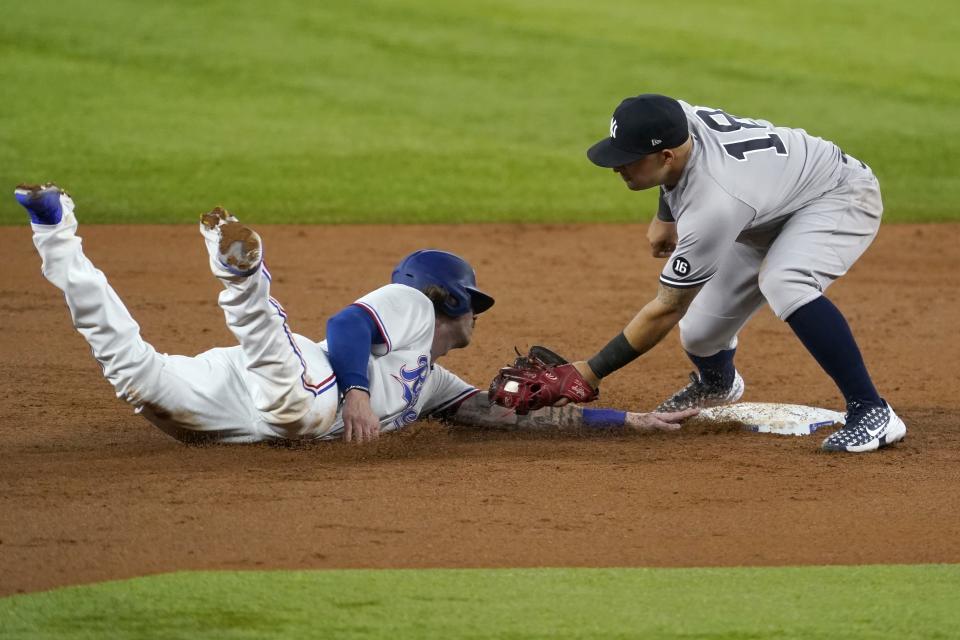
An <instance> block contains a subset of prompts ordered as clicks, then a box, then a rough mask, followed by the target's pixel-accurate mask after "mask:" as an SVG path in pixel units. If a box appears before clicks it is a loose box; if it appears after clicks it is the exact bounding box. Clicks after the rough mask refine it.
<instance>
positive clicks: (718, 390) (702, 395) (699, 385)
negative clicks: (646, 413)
mask: <svg viewBox="0 0 960 640" xmlns="http://www.w3.org/2000/svg"><path fill="white" fill-rule="evenodd" d="M744 386H745V385H744V383H743V378H742V377H740V372H739V371H737V372H735V373H734V376H733V384H732V385H730V386H729V387H722V386H717V385H713V384H710V383H709V382H705V381H704V380H703V379H702V378H701V377H700V376H698V375H697V374H696V373H691V374H690V384H688V385H687V386H685V387H684V388H683V389H680V390H679V391H677V392H676V393H675V394H673V395H672V396H670V397H669V398H667V399H666V400H664V401H663V402H661V403H660V404H659V406H657V408H656V409H654V411H656V412H658V413H671V412H674V411H683V410H684V409H706V408H708V407H719V406H720V405H724V404H732V403H734V402H736V401H737V400H739V399H740V398H741V397H742V396H743V389H744Z"/></svg>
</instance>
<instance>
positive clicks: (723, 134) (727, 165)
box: [660, 101, 857, 287]
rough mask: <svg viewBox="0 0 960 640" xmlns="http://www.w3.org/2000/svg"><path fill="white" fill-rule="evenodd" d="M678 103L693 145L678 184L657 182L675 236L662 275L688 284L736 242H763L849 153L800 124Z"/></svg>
mask: <svg viewBox="0 0 960 640" xmlns="http://www.w3.org/2000/svg"><path fill="white" fill-rule="evenodd" d="M680 105H681V106H682V107H683V109H684V111H685V112H686V114H687V120H688V122H689V125H690V131H691V134H692V138H693V148H692V151H691V155H690V158H689V160H688V162H687V165H686V167H685V168H684V172H683V175H682V176H681V178H680V181H679V182H678V183H677V185H676V186H675V187H674V188H672V189H666V188H664V187H661V208H663V207H666V208H667V209H668V210H669V214H670V215H671V216H672V217H673V219H674V220H676V222H677V234H678V236H679V237H678V242H677V248H676V251H675V252H674V253H673V256H672V257H671V259H670V260H669V261H668V262H667V264H666V265H665V266H664V269H663V271H662V273H661V276H660V280H661V282H663V283H664V284H666V285H668V286H672V287H692V286H697V285H702V284H704V283H706V282H707V281H708V280H710V279H711V278H712V277H713V275H714V274H715V273H716V271H717V269H718V267H719V265H720V262H721V261H722V259H723V258H724V257H725V256H726V254H727V253H728V252H729V251H730V249H731V248H732V246H733V244H734V242H736V241H738V240H739V241H741V242H746V243H752V244H755V245H758V246H768V245H769V244H770V242H772V240H773V238H774V237H775V236H776V234H775V230H776V229H777V228H779V226H780V224H781V223H782V222H783V220H784V218H786V217H788V216H790V215H791V214H792V213H794V212H796V211H797V210H799V209H801V208H803V207H804V206H806V205H807V204H809V203H811V202H813V201H814V200H816V199H817V198H819V197H821V196H822V195H823V194H825V193H827V192H828V191H830V190H831V189H834V188H835V187H836V186H837V185H838V184H839V182H840V179H841V169H842V168H843V165H844V163H845V162H847V161H848V158H847V157H845V156H844V155H843V153H842V152H841V151H840V149H839V148H838V147H837V146H836V145H835V144H833V143H832V142H829V141H827V140H823V139H822V138H817V137H814V136H811V135H809V134H807V133H806V132H805V131H804V130H803V129H790V128H786V127H777V126H775V125H773V124H771V123H769V122H767V121H765V120H754V119H748V118H740V117H737V116H732V115H730V114H728V113H725V112H724V111H722V110H721V109H714V108H711V107H700V106H691V105H689V104H687V103H686V102H683V101H680ZM853 162H857V161H853Z"/></svg>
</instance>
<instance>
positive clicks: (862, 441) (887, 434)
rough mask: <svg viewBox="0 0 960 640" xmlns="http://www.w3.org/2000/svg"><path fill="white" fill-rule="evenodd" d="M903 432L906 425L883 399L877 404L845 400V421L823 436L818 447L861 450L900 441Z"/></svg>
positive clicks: (874, 449) (826, 449) (852, 451)
mask: <svg viewBox="0 0 960 640" xmlns="http://www.w3.org/2000/svg"><path fill="white" fill-rule="evenodd" d="M905 435H907V425H905V424H904V423H903V420H901V419H900V416H898V415H897V414H896V413H894V412H893V408H891V407H890V405H889V404H887V401H886V400H884V401H883V405H880V406H877V405H864V404H862V403H860V402H850V403H848V404H847V421H846V424H845V425H844V426H843V428H841V429H839V430H838V431H836V432H835V433H833V434H831V435H830V437H828V438H827V439H826V440H824V441H823V444H822V445H821V448H822V449H823V450H824V451H848V452H850V453H864V452H866V451H876V450H877V449H880V448H881V447H886V446H887V445H891V444H893V443H894V442H899V441H901V440H903V437H904V436H905Z"/></svg>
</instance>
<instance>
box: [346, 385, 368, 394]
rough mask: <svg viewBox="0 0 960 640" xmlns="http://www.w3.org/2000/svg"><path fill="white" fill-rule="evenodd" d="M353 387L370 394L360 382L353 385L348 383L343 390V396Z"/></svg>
mask: <svg viewBox="0 0 960 640" xmlns="http://www.w3.org/2000/svg"><path fill="white" fill-rule="evenodd" d="M354 389H359V390H360V391H363V392H364V393H365V394H367V395H370V389H368V388H367V387H365V386H363V385H360V384H354V385H350V386H349V387H347V388H346V389H344V390H343V397H347V394H348V393H350V392H351V391H353V390H354Z"/></svg>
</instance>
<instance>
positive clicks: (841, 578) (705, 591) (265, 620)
mask: <svg viewBox="0 0 960 640" xmlns="http://www.w3.org/2000/svg"><path fill="white" fill-rule="evenodd" d="M958 590H960V566H958V565H917V566H859V567H803V568H753V569H747V568H738V569H494V570H479V569H477V570H448V569H437V570H427V571H400V570H393V571H362V570H352V571H309V572H307V571H302V572H248V573H234V572H210V573H178V574H169V575H162V576H156V577H151V578H140V579H136V580H129V581H124V582H110V583H105V584H99V585H92V586H87V587H74V588H67V589H59V590H57V591H52V592H48V593H39V594H33V595H22V596H15V597H10V598H6V599H0V636H2V637H3V638H5V639H7V640H14V639H19V638H71V639H80V638H97V639H99V638H107V637H112V638H126V639H132V640H136V639H140V638H185V639H187V638H189V639H193V638H197V637H217V638H390V639H396V638H427V637H429V638H604V639H609V638H711V639H717V640H719V639H725V638H729V639H731V640H733V639H743V638H749V639H751V640H763V639H766V638H770V639H774V638H776V639H785V638H786V639H790V638H796V639H798V640H814V639H818V638H891V639H896V640H903V639H904V638H950V637H956V635H955V634H956V633H957V629H958V628H960V609H958V608H957V607H956V596H957V593H958Z"/></svg>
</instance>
